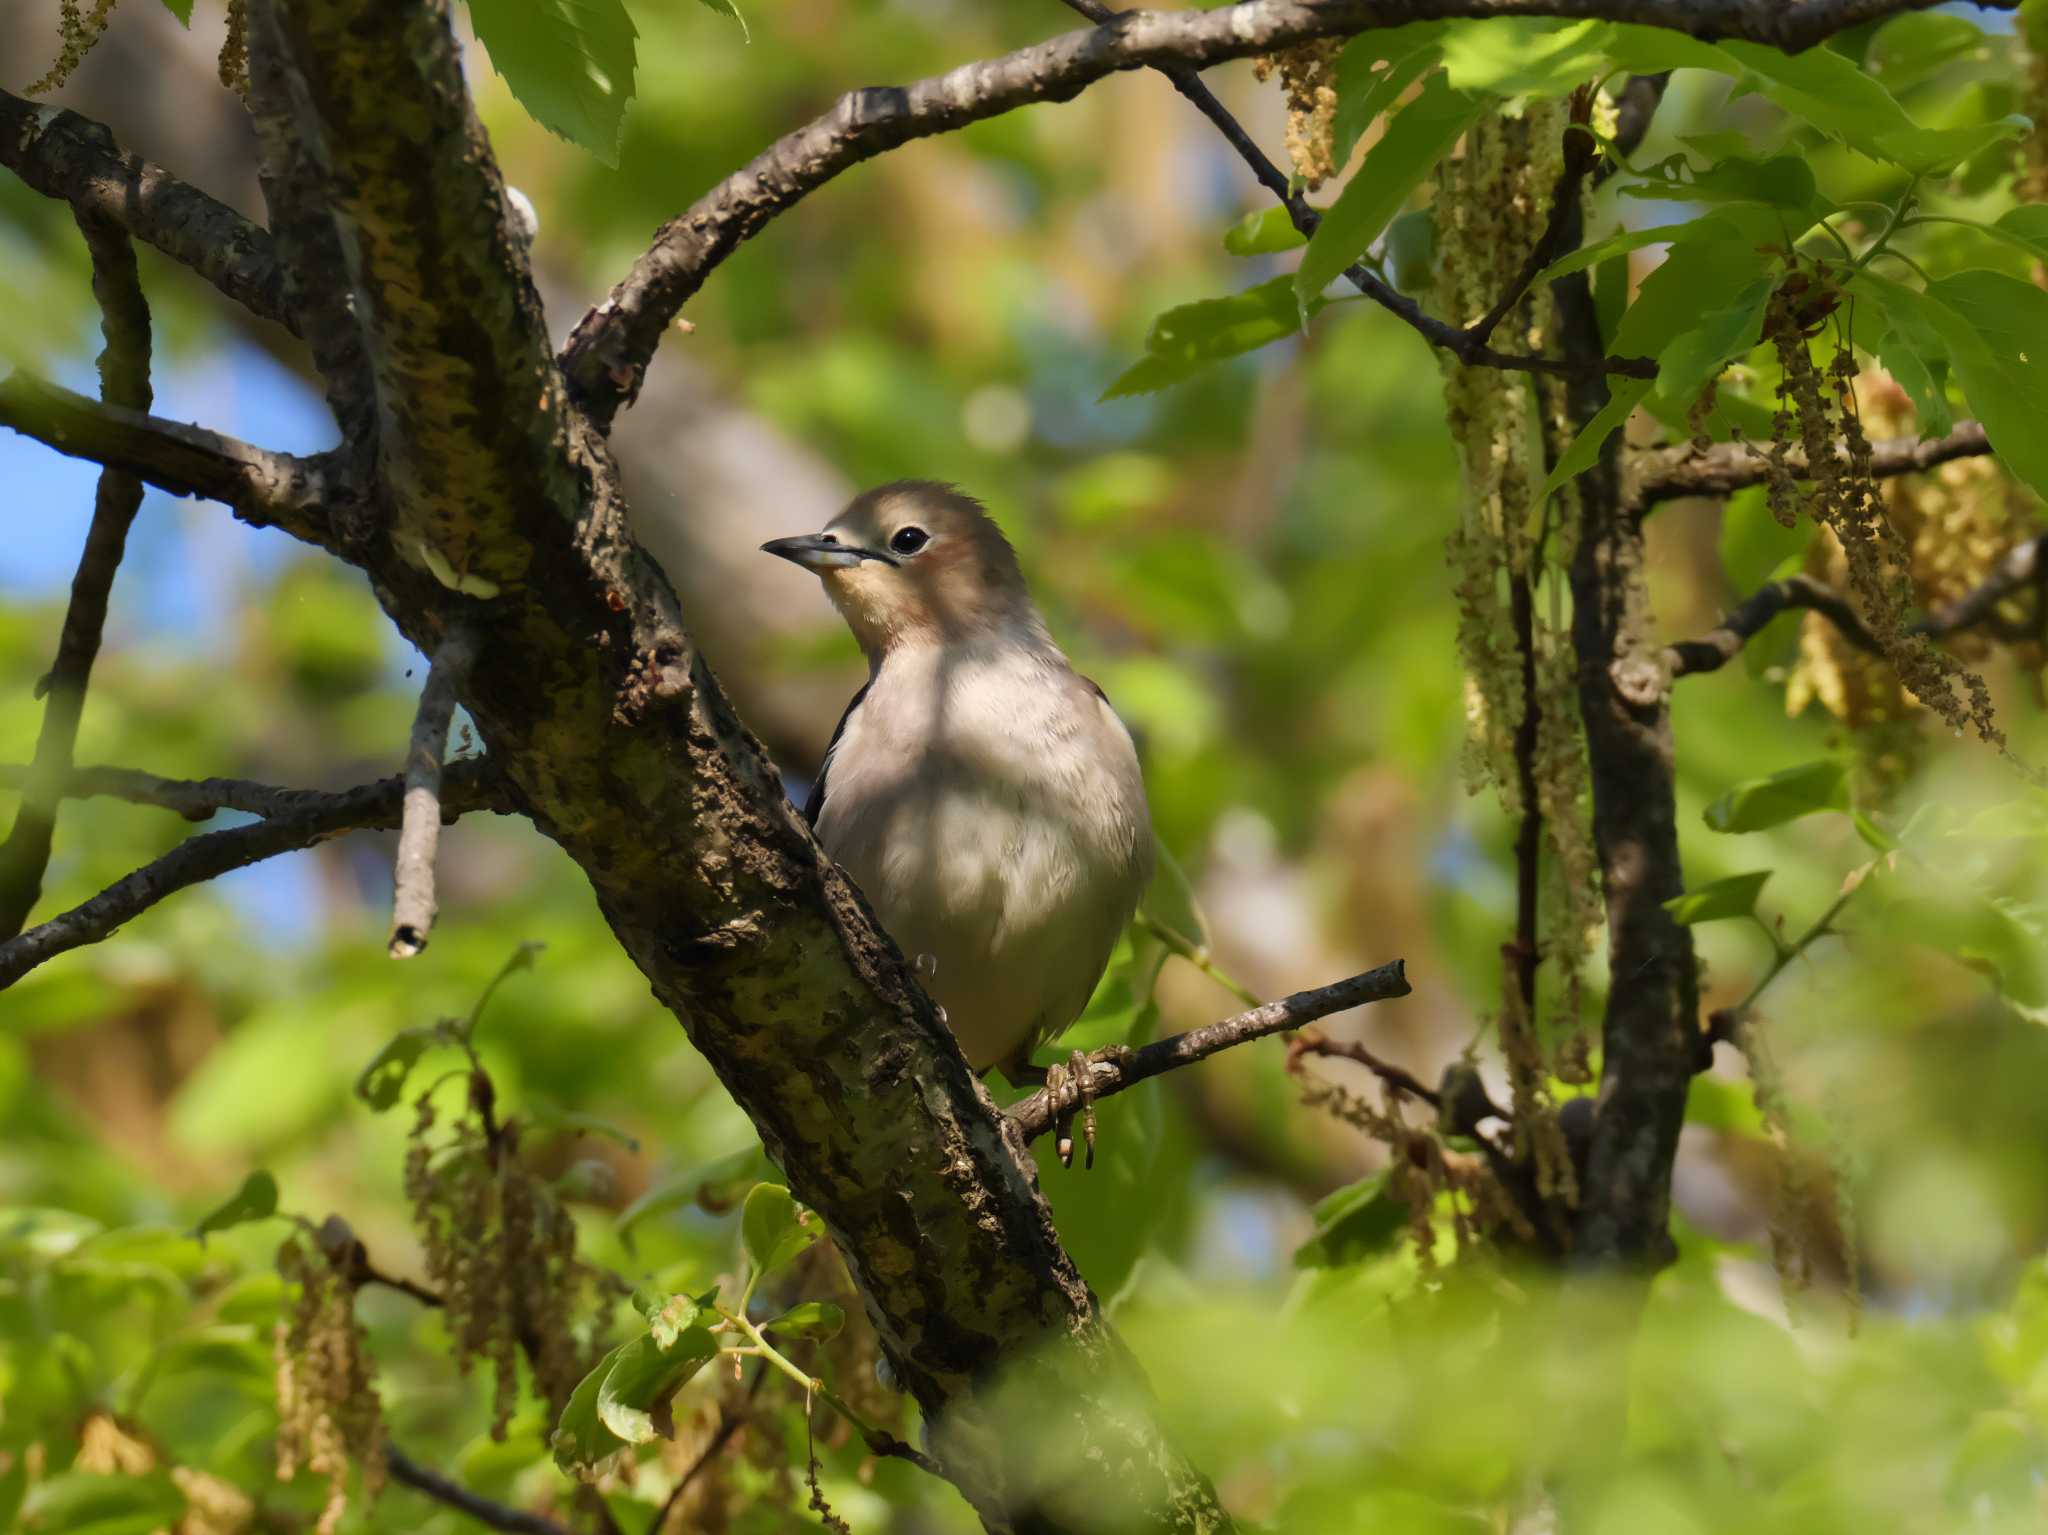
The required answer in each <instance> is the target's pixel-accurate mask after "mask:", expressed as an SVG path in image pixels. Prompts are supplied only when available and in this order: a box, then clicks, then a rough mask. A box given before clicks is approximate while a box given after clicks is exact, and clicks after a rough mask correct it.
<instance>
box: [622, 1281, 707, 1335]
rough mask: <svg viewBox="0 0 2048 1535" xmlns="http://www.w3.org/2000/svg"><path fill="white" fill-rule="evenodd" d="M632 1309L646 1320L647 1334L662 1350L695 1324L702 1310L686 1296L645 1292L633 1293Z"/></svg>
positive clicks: (636, 1291) (637, 1291)
mask: <svg viewBox="0 0 2048 1535" xmlns="http://www.w3.org/2000/svg"><path fill="white" fill-rule="evenodd" d="M633 1307H634V1309H635V1310H637V1311H638V1312H639V1313H640V1314H641V1315H642V1316H644V1317H645V1318H647V1329H648V1333H649V1335H650V1336H651V1337H652V1338H653V1339H654V1341H655V1342H656V1343H657V1344H659V1345H660V1346H661V1347H662V1348H668V1347H669V1346H671V1345H672V1344H673V1343H674V1342H675V1341H676V1339H677V1338H678V1337H680V1336H681V1335H682V1333H683V1331H684V1330H685V1329H686V1328H688V1327H690V1326H692V1325H693V1324H695V1322H696V1320H697V1317H698V1314H699V1313H700V1312H701V1311H702V1310H703V1308H702V1307H701V1306H699V1305H698V1304H697V1302H696V1301H695V1300H694V1299H693V1298H692V1297H690V1296H688V1295H659V1294H655V1293H652V1292H650V1291H646V1290H635V1291H634V1292H633Z"/></svg>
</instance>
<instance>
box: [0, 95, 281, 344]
mask: <svg viewBox="0 0 2048 1535" xmlns="http://www.w3.org/2000/svg"><path fill="white" fill-rule="evenodd" d="M0 165H4V166H6V167H7V168H8V169H9V170H11V171H13V172H14V174H15V175H17V176H19V177H20V178H21V179H22V181H23V182H24V183H25V184H26V185H28V186H29V187H31V188H33V189H34V190H35V191H38V192H40V193H42V194H43V195H44V196H45V197H54V198H58V199H60V200H62V201H65V202H68V203H70V204H71V206H72V207H73V208H74V209H76V210H77V211H78V213H79V215H80V216H81V217H89V218H96V219H98V220H100V221H101V222H103V223H105V224H108V225H110V226H112V227H113V228H116V229H120V230H124V231H125V232H126V233H127V234H128V235H129V236H131V237H132V238H134V239H137V240H140V241H142V242H143V243H144V244H145V245H153V246H155V247H156V248H157V249H158V250H160V251H162V252H163V253H164V254H165V255H166V256H169V257H170V258H171V259H172V260H173V261H175V262H177V263H178V264H179V265H180V266H184V267H189V268H191V269H192V270H193V271H195V272H197V273H198V274H199V275H200V276H201V277H203V278H205V279H206V280H207V281H208V282H210V283H212V284H213V285H214V287H216V288H218V289H219V290H220V291H221V292H222V293H225V294H226V295H227V296H228V297H229V298H231V299H233V300H234V301H235V302H236V303H238V304H240V305H242V306H243V307H244V308H245V309H247V310H249V312H250V313H252V314H256V315H260V316H262V317H263V318H264V319H266V320H274V321H276V322H277V323H278V324H279V325H282V326H284V327H285V329H287V330H291V331H294V332H295V331H296V330H297V329H298V326H297V325H296V323H295V322H294V319H293V316H292V314H291V312H290V310H289V308H288V307H287V306H286V303H285V298H284V274H283V271H282V269H281V268H280V267H279V265H278V260H277V251H276V249H275V247H274V246H273V245H272V244H271V239H270V236H269V234H268V233H266V232H265V231H264V230H262V229H260V228H259V227H257V226H256V225H255V224H252V223H250V222H249V221H248V220H247V219H245V218H243V217H242V215H241V214H239V213H237V212H235V210H234V209H232V208H230V207H229V206H228V205H227V204H226V203H222V202H216V201H215V200H214V199H213V198H211V197H208V196H207V195H206V194H205V193H204V192H202V191H200V190H199V189H198V188H197V187H191V186H187V185H186V184H185V183H184V182H182V181H180V180H178V179H177V178H176V177H175V176H173V175H171V174H170V172H168V171H166V170H164V169H162V168H161V167H159V166H155V165H151V164H150V163H149V162H148V161H146V160H143V159H140V158H138V157H137V156H135V155H131V154H126V153H124V152H123V151H122V150H121V148H120V147H119V146H118V145H117V144H115V142H114V137H113V135H112V134H111V133H109V132H108V131H107V129H106V128H105V127H104V126H102V125H101V124H99V123H96V122H93V121H91V120H90V119H89V118H84V117H80V116H79V115H78V114H77V113H76V112H67V111H64V110H62V109H61V108H58V107H49V106H39V105H37V104H36V103H35V102H32V101H24V100H23V99H22V98H21V97H19V96H15V95H12V94H10V93H8V92H6V91H0Z"/></svg>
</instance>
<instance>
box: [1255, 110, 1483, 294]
mask: <svg viewBox="0 0 2048 1535" xmlns="http://www.w3.org/2000/svg"><path fill="white" fill-rule="evenodd" d="M1482 105H1483V103H1482V101H1481V100H1480V99H1479V98H1476V97H1471V96H1465V95H1461V94H1460V93H1459V92H1457V91H1454V90H1452V89H1451V88H1450V87H1449V85H1448V84H1446V83H1445V80H1444V77H1443V76H1442V75H1440V74H1438V75H1432V76H1431V77H1430V78H1429V81H1428V83H1427V84H1426V85H1424V86H1423V88H1422V93H1421V94H1420V95H1419V96H1417V97H1416V98H1415V99H1414V100H1413V101H1411V102H1409V103H1408V105H1407V106H1405V107H1403V108H1401V110H1400V111H1398V112H1396V113H1395V114H1394V116H1393V117H1392V118H1391V119H1390V120H1389V121H1388V123H1387V130H1386V132H1385V134H1384V135H1382V136H1381V138H1380V141H1379V142H1378V143H1377V144H1375V145H1373V146H1372V148H1371V149H1369V150H1367V151H1366V155H1365V159H1364V160H1363V161H1362V162H1361V163H1360V164H1359V167H1358V170H1357V172H1356V173H1355V174H1354V175H1353V176H1352V178H1351V180H1350V181H1349V182H1347V183H1346V184H1345V187H1344V190H1343V192H1342V193H1341V194H1339V196H1338V198H1337V201H1336V202H1335V203H1334V204H1332V205H1331V207H1330V209H1329V211H1328V212H1326V213H1325V214H1324V215H1323V221H1322V223H1321V224H1320V225H1319V226H1318V227H1317V229H1316V232H1315V236H1314V238H1312V239H1311V240H1310V241H1309V242H1308V249H1307V250H1306V251H1304V252H1303V253H1302V257H1301V268H1300V270H1299V271H1297V272H1296V273H1295V274H1294V292H1295V295H1296V297H1297V298H1298V299H1299V300H1300V302H1301V303H1302V304H1303V305H1304V306H1305V305H1307V304H1309V303H1311V302H1312V301H1313V300H1315V299H1316V298H1318V297H1320V296H1321V294H1322V291H1323V289H1325V288H1327V287H1328V286H1329V285H1330V283H1331V281H1332V280H1334V279H1335V278H1336V277H1337V276H1338V275H1339V274H1341V273H1342V272H1343V270H1344V269H1345V268H1346V267H1348V266H1349V265H1351V263H1352V262H1354V261H1356V260H1357V259H1358V258H1359V257H1360V256H1362V255H1364V254H1365V253H1366V251H1367V250H1368V249H1369V248H1371V246H1372V243H1373V241H1375V240H1377V239H1378V238H1379V237H1380V234H1381V232H1382V231H1384V230H1385V229H1386V227H1387V225H1388V224H1389V223H1390V222H1391V221H1392V219H1393V217H1394V215H1395V214H1397V213H1399V212H1400V211H1401V205H1402V204H1403V203H1405V202H1407V201H1408V197H1409V194H1410V193H1412V192H1413V191H1414V190H1415V188H1416V187H1417V186H1419V185H1420V184H1421V182H1422V178H1423V177H1424V176H1426V175H1428V174H1429V171H1430V167H1431V166H1433V165H1435V164H1436V162H1437V161H1438V160H1439V159H1440V158H1442V156H1443V155H1444V154H1446V153H1447V152H1448V151H1449V150H1450V148H1451V146H1452V145H1453V144H1455V143H1457V141H1458V136H1459V135H1460V134H1462V133H1463V132H1464V131H1465V129H1466V128H1467V127H1468V126H1469V125H1470V124H1471V122H1472V120H1473V119H1474V118H1475V117H1477V116H1478V115H1479V110H1480V107H1481V106H1482Z"/></svg>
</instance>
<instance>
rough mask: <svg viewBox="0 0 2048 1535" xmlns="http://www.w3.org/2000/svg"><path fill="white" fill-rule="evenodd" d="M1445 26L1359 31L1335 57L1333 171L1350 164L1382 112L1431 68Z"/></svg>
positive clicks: (1422, 24) (1424, 23)
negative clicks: (1335, 95)
mask: <svg viewBox="0 0 2048 1535" xmlns="http://www.w3.org/2000/svg"><path fill="white" fill-rule="evenodd" d="M1445 28H1446V23H1444V22H1441V21H1411V22H1408V23H1406V24H1405V25H1403V26H1398V27H1387V28H1384V29H1374V30H1372V31H1369V32H1361V33H1360V34H1359V35H1358V36H1356V37H1354V38H1352V39H1351V41H1350V42H1348V43H1346V44H1345V45H1344V48H1343V50H1342V51H1341V52H1340V53H1339V54H1338V55H1337V70H1336V75H1337V81H1336V85H1337V113H1336V116H1335V118H1334V119H1333V120H1332V123H1331V127H1330V152H1331V156H1332V158H1333V159H1334V160H1335V161H1336V163H1337V165H1338V166H1339V168H1342V167H1343V166H1345V165H1347V164H1349V163H1350V161H1351V151H1352V150H1353V149H1355V148H1357V147H1358V141H1359V139H1360V138H1362V137H1364V135H1365V132H1366V130H1367V129H1369V128H1371V127H1372V125H1373V123H1374V122H1376V121H1377V120H1378V119H1379V117H1380V115H1381V114H1382V113H1385V112H1387V111H1390V110H1391V109H1392V108H1393V106H1394V103H1395V102H1397V101H1399V100H1400V99H1401V96H1402V94H1403V93H1404V92H1405V91H1406V90H1407V89H1408V88H1409V87H1410V86H1412V85H1413V84H1414V83H1415V82H1416V81H1417V80H1420V79H1421V78H1422V77H1423V75H1424V74H1425V73H1427V72H1428V71H1429V70H1430V69H1431V68H1433V67H1434V66H1435V64H1436V61H1437V43H1438V41H1439V40H1440V39H1441V38H1442V37H1443V34H1444V31H1445Z"/></svg>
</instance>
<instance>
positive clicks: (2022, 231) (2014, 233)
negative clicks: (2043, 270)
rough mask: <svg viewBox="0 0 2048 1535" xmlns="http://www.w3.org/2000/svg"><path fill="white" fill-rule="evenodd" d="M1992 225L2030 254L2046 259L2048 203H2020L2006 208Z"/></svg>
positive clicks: (2047, 259)
mask: <svg viewBox="0 0 2048 1535" xmlns="http://www.w3.org/2000/svg"><path fill="white" fill-rule="evenodd" d="M1992 227H1994V228H1995V229H1997V230H1998V231H1999V233H2001V234H2003V235H2005V236H2006V237H2007V238H2008V239H2009V240H2011V241H2013V242H2015V243H2017V244H2018V245H2020V246H2021V247H2022V248H2024V249H2025V250H2027V251H2028V252H2030V253H2031V254H2033V255H2035V256H2038V257H2039V258H2040V259H2041V260H2043V261H2048V203H2021V204H2020V205H2019V206H2018V207H2017V208H2008V209H2007V210H2006V211H2005V212H2004V213H2002V214H2000V215H1999V217H1998V222H1997V224H1995V225H1994V226H1992Z"/></svg>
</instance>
